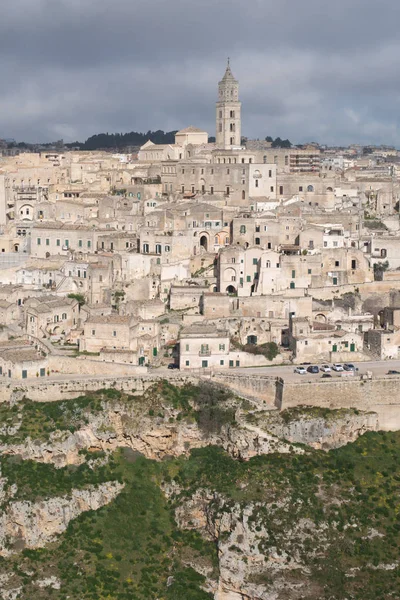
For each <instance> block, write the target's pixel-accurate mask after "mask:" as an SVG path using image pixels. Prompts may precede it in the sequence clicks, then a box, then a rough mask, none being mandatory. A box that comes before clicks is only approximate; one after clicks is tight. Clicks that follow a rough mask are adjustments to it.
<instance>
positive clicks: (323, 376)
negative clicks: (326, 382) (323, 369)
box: [322, 373, 332, 379]
mask: <svg viewBox="0 0 400 600" xmlns="http://www.w3.org/2000/svg"><path fill="white" fill-rule="evenodd" d="M326 377H331V378H332V375H331V374H330V373H322V378H323V379H325V378H326Z"/></svg>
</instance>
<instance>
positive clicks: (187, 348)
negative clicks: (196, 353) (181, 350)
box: [185, 344, 189, 352]
mask: <svg viewBox="0 0 400 600" xmlns="http://www.w3.org/2000/svg"><path fill="white" fill-rule="evenodd" d="M185 349H186V352H189V344H186V346H185Z"/></svg>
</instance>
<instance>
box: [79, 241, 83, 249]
mask: <svg viewBox="0 0 400 600" xmlns="http://www.w3.org/2000/svg"><path fill="white" fill-rule="evenodd" d="M82 243H83V242H82V240H78V248H82Z"/></svg>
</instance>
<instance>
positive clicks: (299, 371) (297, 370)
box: [294, 367, 307, 375]
mask: <svg viewBox="0 0 400 600" xmlns="http://www.w3.org/2000/svg"><path fill="white" fill-rule="evenodd" d="M294 372H295V373H297V374H298V375H305V374H306V373H307V371H306V370H305V368H304V367H296V368H295V370H294Z"/></svg>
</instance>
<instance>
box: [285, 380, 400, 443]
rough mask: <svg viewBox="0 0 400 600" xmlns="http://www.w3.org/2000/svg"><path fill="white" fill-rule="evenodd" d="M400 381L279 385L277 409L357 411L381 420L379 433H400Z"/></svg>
mask: <svg viewBox="0 0 400 600" xmlns="http://www.w3.org/2000/svg"><path fill="white" fill-rule="evenodd" d="M399 384H400V377H399V376H396V375H393V376H385V377H380V378H377V377H376V378H374V379H367V380H363V379H360V378H359V377H358V376H357V377H353V378H349V379H339V378H338V379H334V380H329V379H325V380H322V379H321V380H319V381H313V382H306V381H304V382H302V381H299V382H296V383H294V382H284V381H283V380H282V379H280V380H279V381H278V383H277V388H278V391H277V395H276V405H277V407H278V408H279V409H280V410H284V409H286V408H291V407H295V406H299V405H305V406H319V407H324V408H331V409H332V408H356V409H357V408H358V409H360V410H363V411H374V412H376V413H377V414H378V417H379V429H382V430H386V431H390V430H398V429H400V385H399Z"/></svg>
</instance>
